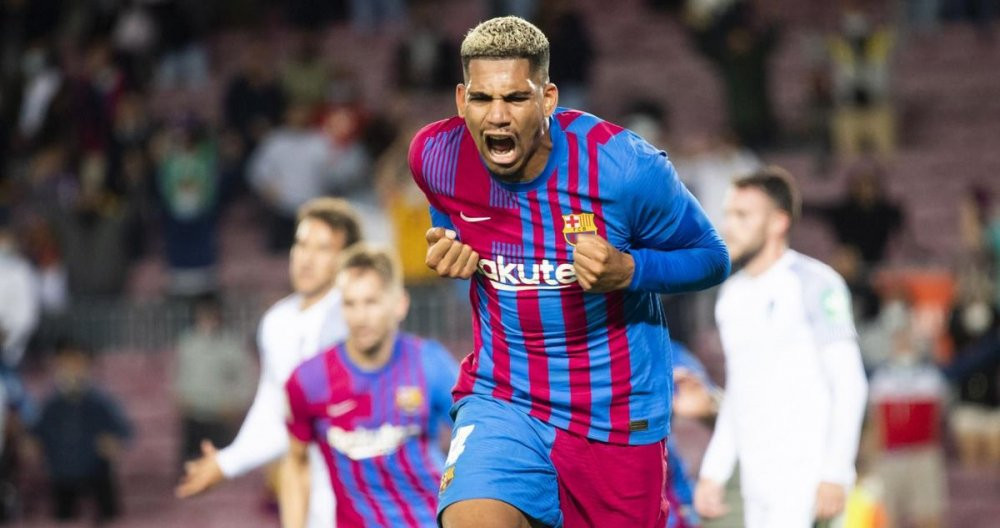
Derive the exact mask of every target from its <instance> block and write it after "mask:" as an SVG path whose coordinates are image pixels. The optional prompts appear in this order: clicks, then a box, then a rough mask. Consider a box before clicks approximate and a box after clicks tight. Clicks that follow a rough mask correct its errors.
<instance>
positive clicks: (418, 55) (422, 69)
mask: <svg viewBox="0 0 1000 528" xmlns="http://www.w3.org/2000/svg"><path fill="white" fill-rule="evenodd" d="M440 9H441V5H440V2H439V1H438V0H421V1H419V2H415V4H414V6H413V21H412V23H411V24H410V27H409V28H408V29H407V30H406V32H404V33H403V38H402V40H401V41H400V42H399V46H398V47H397V48H396V65H395V67H396V86H397V87H399V89H400V90H404V91H420V92H450V91H452V90H454V88H455V84H456V83H459V82H461V80H462V71H461V69H460V67H461V65H460V64H459V62H457V61H456V60H455V57H456V56H457V55H458V51H457V50H456V49H455V44H454V43H453V42H452V41H451V39H450V38H449V37H448V35H447V34H445V33H444V31H443V30H442V29H441V24H440V21H439V20H438V17H439V16H440V14H439V13H440Z"/></svg>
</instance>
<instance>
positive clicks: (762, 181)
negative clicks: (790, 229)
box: [733, 165, 802, 224]
mask: <svg viewBox="0 0 1000 528" xmlns="http://www.w3.org/2000/svg"><path fill="white" fill-rule="evenodd" d="M733 186H734V187H736V188H737V189H746V188H753V189H759V190H760V191H761V192H763V193H764V194H766V195H767V196H768V197H769V198H770V199H771V201H772V202H774V204H775V205H776V206H778V209H781V210H782V211H784V212H785V213H787V214H788V218H789V219H790V220H791V223H792V224H795V222H797V221H798V220H799V217H800V216H802V198H801V196H800V195H799V190H798V186H796V185H795V178H793V177H792V175H791V174H790V173H789V172H788V171H786V170H785V169H783V168H781V167H778V166H776V165H768V166H767V167H763V168H761V169H758V170H756V171H754V172H751V173H750V174H747V175H745V176H741V177H739V178H737V179H736V180H734V181H733Z"/></svg>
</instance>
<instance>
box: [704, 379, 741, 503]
mask: <svg viewBox="0 0 1000 528" xmlns="http://www.w3.org/2000/svg"><path fill="white" fill-rule="evenodd" d="M736 458H737V454H736V430H735V429H734V424H733V408H732V399H731V398H728V397H727V398H723V400H722V405H721V406H720V407H719V417H718V418H717V419H716V421H715V431H714V432H713V433H712V439H711V440H710V441H709V443H708V449H707V450H706V451H705V458H703V459H702V462H701V473H700V474H699V478H698V485H697V487H696V488H695V492H694V507H695V510H697V512H698V513H699V514H700V515H702V516H704V517H708V518H713V517H720V516H722V515H725V514H726V512H727V511H728V507H727V506H726V504H725V488H726V482H727V481H728V480H729V477H731V476H732V474H733V469H735V467H736Z"/></svg>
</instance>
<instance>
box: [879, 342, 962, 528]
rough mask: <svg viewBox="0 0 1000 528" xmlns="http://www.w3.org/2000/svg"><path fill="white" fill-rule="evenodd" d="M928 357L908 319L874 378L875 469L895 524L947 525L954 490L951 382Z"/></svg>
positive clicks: (927, 526) (928, 527) (885, 502)
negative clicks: (948, 432)
mask: <svg viewBox="0 0 1000 528" xmlns="http://www.w3.org/2000/svg"><path fill="white" fill-rule="evenodd" d="M926 358H927V354H926V353H925V351H921V350H920V346H919V344H918V343H916V342H915V340H914V337H913V335H912V331H911V329H910V327H909V325H908V324H904V325H903V326H902V327H900V328H899V330H897V332H896V333H895V335H894V336H893V345H892V354H891V356H890V358H889V361H888V363H886V364H885V365H883V366H882V367H880V368H878V369H876V370H875V373H874V375H873V376H872V380H871V383H870V386H871V389H870V393H869V399H870V403H871V415H872V419H873V420H874V421H875V424H876V426H875V429H876V430H877V431H878V439H879V442H878V446H879V453H878V455H877V457H876V460H875V464H874V467H873V472H872V473H873V475H874V476H877V477H878V478H879V479H880V480H881V481H882V485H883V502H884V504H885V507H886V512H887V514H888V517H889V522H890V523H891V525H892V526H917V527H921V528H924V527H926V528H935V527H940V526H943V521H944V518H943V516H944V512H945V508H946V506H945V501H946V498H947V495H948V491H947V484H946V475H945V468H944V448H943V446H942V444H941V431H940V429H941V421H942V418H943V411H944V403H945V398H946V397H947V386H946V385H945V382H944V378H943V377H942V376H941V373H940V372H939V371H938V370H937V368H936V367H935V366H933V365H932V364H930V363H929V362H928V361H927V359H926Z"/></svg>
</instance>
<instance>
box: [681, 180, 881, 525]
mask: <svg viewBox="0 0 1000 528" xmlns="http://www.w3.org/2000/svg"><path fill="white" fill-rule="evenodd" d="M799 204H800V202H799V198H798V193H797V191H796V189H795V187H794V183H793V181H792V179H791V177H790V176H789V175H788V173H786V172H785V171H784V170H782V169H779V168H776V167H768V168H764V169H760V170H758V171H757V172H754V173H752V174H750V175H749V176H745V177H742V178H739V179H737V180H735V181H734V182H733V185H732V187H731V188H730V191H729V194H728V196H727V198H726V207H725V225H724V228H723V235H724V238H725V241H726V244H727V246H728V247H729V252H730V255H731V256H732V261H733V269H734V271H735V270H737V269H739V272H738V273H734V274H733V275H732V276H731V277H730V278H729V280H727V281H726V282H725V283H724V284H723V286H722V290H721V292H720V295H719V299H718V303H717V304H716V320H717V323H718V326H719V333H720V336H721V338H722V345H723V349H724V351H725V355H726V391H725V397H724V399H723V402H722V405H721V408H720V410H719V416H718V420H717V421H716V425H715V432H714V433H713V435H712V440H711V442H710V443H709V446H708V450H707V451H706V453H705V458H704V461H703V462H702V466H701V474H700V479H699V482H698V485H697V488H696V490H695V508H696V509H697V510H698V512H699V513H700V514H701V515H703V516H705V517H708V518H711V517H717V516H720V515H722V514H724V513H725V512H726V507H725V505H724V504H723V488H724V485H725V483H726V481H727V480H728V479H729V477H730V476H731V475H732V472H733V469H734V467H735V466H736V463H737V461H738V462H739V467H740V482H741V487H742V495H743V500H744V513H745V522H746V526H747V528H808V527H811V526H813V523H814V522H815V521H816V520H819V521H823V520H827V519H831V518H834V517H836V516H837V515H838V514H840V512H841V511H842V510H843V508H844V503H845V498H846V495H847V492H848V491H850V488H851V486H853V483H854V479H855V469H854V458H855V455H856V454H857V449H858V442H859V437H860V432H861V423H862V419H863V416H864V411H865V402H866V395H867V385H866V381H865V374H864V369H863V367H862V363H861V353H860V350H859V349H858V344H857V337H856V333H855V330H854V322H853V318H852V315H851V301H850V294H849V293H848V290H847V286H846V285H845V283H844V281H843V279H842V278H841V277H840V276H839V275H837V273H836V272H834V271H833V270H832V269H831V268H830V267H829V266H827V265H825V264H823V263H821V262H819V261H817V260H815V259H812V258H810V257H807V256H805V255H802V254H801V253H798V252H796V251H793V250H791V249H789V247H788V232H789V229H790V228H791V226H792V224H793V223H794V221H795V219H796V217H797V216H798V214H799V210H800V205H799Z"/></svg>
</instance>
